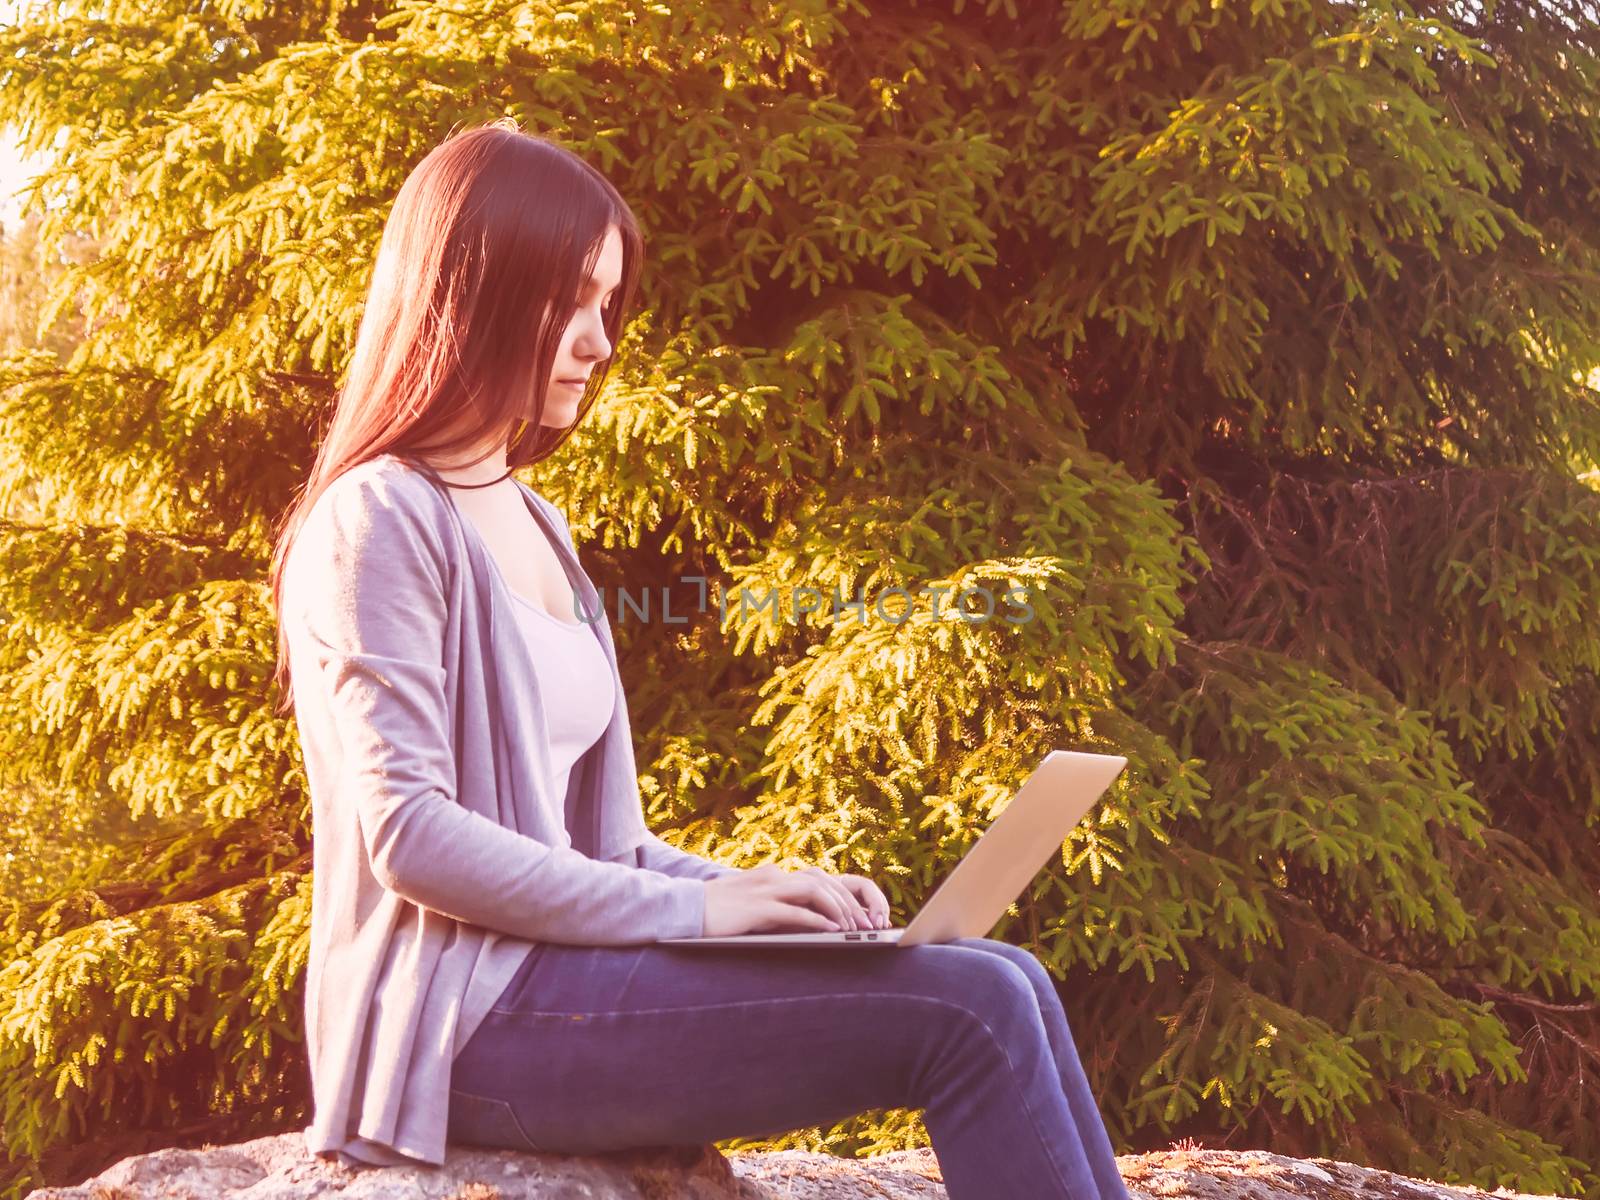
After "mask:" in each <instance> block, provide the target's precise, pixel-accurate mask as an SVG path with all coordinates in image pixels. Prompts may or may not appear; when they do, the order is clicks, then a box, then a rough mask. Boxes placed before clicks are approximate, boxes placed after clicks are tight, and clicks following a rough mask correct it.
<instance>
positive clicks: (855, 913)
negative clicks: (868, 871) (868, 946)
mask: <svg viewBox="0 0 1600 1200" xmlns="http://www.w3.org/2000/svg"><path fill="white" fill-rule="evenodd" d="M806 873H807V874H814V875H815V876H816V877H817V878H818V879H819V880H821V881H822V883H823V884H824V885H825V886H826V887H827V888H828V890H829V891H830V892H832V893H833V894H834V896H836V897H837V898H838V900H839V903H840V905H841V906H842V908H843V911H844V914H845V917H844V928H846V929H870V928H872V915H871V914H870V913H868V912H867V910H866V909H865V908H864V907H862V905H861V902H860V901H859V900H857V899H856V896H855V893H854V892H852V891H851V890H850V889H849V888H848V887H847V886H846V885H845V883H844V880H843V879H841V878H840V877H839V876H837V875H833V874H830V873H829V872H827V871H825V870H824V869H823V868H821V867H808V868H806Z"/></svg>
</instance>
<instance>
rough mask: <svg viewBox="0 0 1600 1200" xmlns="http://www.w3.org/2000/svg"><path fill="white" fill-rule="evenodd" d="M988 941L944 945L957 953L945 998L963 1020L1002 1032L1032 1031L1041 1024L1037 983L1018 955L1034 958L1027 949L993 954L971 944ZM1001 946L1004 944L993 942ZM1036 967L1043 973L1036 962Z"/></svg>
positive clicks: (966, 941)
mask: <svg viewBox="0 0 1600 1200" xmlns="http://www.w3.org/2000/svg"><path fill="white" fill-rule="evenodd" d="M980 940H981V941H987V940H988V939H974V938H957V939H955V940H954V941H952V942H947V943H944V944H945V945H946V946H948V947H949V948H951V949H952V950H953V951H954V955H953V956H952V961H953V963H954V964H955V966H954V969H953V970H951V972H950V974H949V976H948V983H947V986H946V987H945V988H944V992H943V998H944V999H945V1000H946V1001H948V1002H949V1003H951V1004H953V1005H954V1006H955V1007H956V1008H958V1009H960V1010H961V1015H960V1016H958V1017H957V1021H958V1023H961V1019H962V1017H965V1018H967V1019H969V1020H970V1021H975V1022H977V1023H978V1024H981V1025H986V1026H988V1027H990V1029H991V1030H992V1031H993V1030H1001V1032H1002V1033H1006V1032H1007V1031H1009V1030H1011V1029H1012V1028H1014V1027H1015V1026H1016V1025H1018V1024H1019V1023H1020V1025H1021V1026H1023V1027H1025V1028H1028V1029H1032V1028H1034V1027H1035V1026H1037V1025H1038V1023H1039V997H1038V980H1037V977H1036V976H1035V975H1034V974H1033V973H1032V972H1030V970H1029V968H1028V966H1027V965H1026V963H1024V962H1021V961H1019V959H1018V958H1017V957H1016V954H1021V955H1023V956H1024V957H1027V958H1032V956H1031V955H1029V954H1028V953H1027V951H1025V950H1017V948H1016V947H1011V948H1010V949H1011V950H1014V951H1016V954H1012V953H1005V952H1002V953H994V952H992V951H990V950H988V949H980V948H978V947H975V946H973V945H971V944H970V943H972V942H974V941H980ZM994 944H995V945H1001V944H1003V943H994ZM1034 966H1035V968H1036V969H1037V970H1038V971H1040V972H1043V970H1044V968H1043V967H1042V966H1039V964H1038V963H1037V961H1035V963H1034Z"/></svg>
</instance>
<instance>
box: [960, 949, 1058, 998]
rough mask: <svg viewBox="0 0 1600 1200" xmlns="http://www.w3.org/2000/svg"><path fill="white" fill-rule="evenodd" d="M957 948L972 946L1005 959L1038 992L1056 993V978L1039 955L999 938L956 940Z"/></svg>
mask: <svg viewBox="0 0 1600 1200" xmlns="http://www.w3.org/2000/svg"><path fill="white" fill-rule="evenodd" d="M952 944H953V945H957V946H970V947H971V948H973V949H975V950H978V951H981V952H982V953H984V954H993V955H997V956H999V957H1001V958H1004V959H1005V960H1006V961H1007V962H1011V963H1015V964H1016V965H1017V967H1018V968H1020V969H1021V971H1022V972H1023V974H1025V975H1026V976H1027V977H1028V980H1029V982H1031V983H1032V984H1033V986H1034V988H1035V990H1036V991H1048V992H1052V993H1053V992H1054V990H1055V977H1054V976H1052V975H1051V974H1050V970H1049V968H1048V967H1046V966H1045V965H1044V964H1043V963H1042V962H1040V961H1039V958H1038V956H1037V955H1035V954H1034V953H1033V951H1031V950H1026V949H1024V948H1023V947H1021V946H1015V945H1012V943H1010V942H1005V941H1001V940H1000V939H999V938H987V937H984V938H956V939H955V941H954V942H953V943H952Z"/></svg>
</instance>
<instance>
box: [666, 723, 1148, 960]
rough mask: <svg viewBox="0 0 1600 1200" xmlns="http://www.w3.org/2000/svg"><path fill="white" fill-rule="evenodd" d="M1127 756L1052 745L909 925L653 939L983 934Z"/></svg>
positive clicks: (728, 941) (843, 940)
mask: <svg viewBox="0 0 1600 1200" xmlns="http://www.w3.org/2000/svg"><path fill="white" fill-rule="evenodd" d="M1127 765H1128V760H1127V759H1126V758H1122V757H1120V756H1118V755H1114V754H1081V753H1079V752H1077V751H1075V750H1052V751H1050V753H1048V754H1046V755H1045V756H1044V761H1043V762H1041V763H1040V764H1039V765H1038V766H1037V767H1035V768H1034V769H1033V773H1032V774H1031V775H1029V776H1028V778H1027V779H1026V780H1025V781H1024V782H1023V784H1022V787H1021V788H1020V789H1019V790H1018V791H1017V794H1016V795H1015V796H1013V797H1012V799H1011V803H1010V804H1008V805H1006V807H1005V808H1004V809H1002V810H1001V812H1000V815H999V816H998V817H996V818H995V819H994V820H993V821H992V822H991V823H990V825H989V828H988V829H986V830H984V832H983V836H982V837H980V838H979V839H978V840H977V841H976V842H974V843H973V845H972V848H971V849H970V850H968V851H967V853H966V855H965V856H964V857H963V858H962V859H961V861H960V862H958V863H957V864H956V867H955V870H953V871H951V872H950V874H949V875H948V876H947V877H946V879H945V881H944V882H943V883H941V884H940V885H939V886H938V887H937V888H936V889H934V893H933V895H932V896H929V897H928V902H927V904H925V905H923V907H922V911H921V912H919V913H918V914H917V915H916V917H915V918H914V919H913V920H912V922H911V924H909V925H906V926H904V927H902V928H894V929H837V930H827V931H824V932H820V933H812V932H803V933H737V934H730V935H728V936H725V937H681V938H660V939H658V940H657V941H656V942H655V943H654V944H655V945H658V946H915V945H917V944H919V943H921V942H948V941H950V940H952V939H953V938H959V937H984V936H986V935H987V934H988V932H989V931H990V930H991V929H993V928H994V927H995V924H996V922H998V921H999V920H1000V918H1001V917H1003V916H1004V915H1005V911H1006V908H1007V907H1008V906H1009V905H1010V904H1011V902H1012V901H1013V900H1015V899H1016V898H1017V897H1018V896H1020V895H1021V894H1022V889H1023V888H1025V887H1027V886H1028V883H1029V881H1030V880H1031V879H1032V878H1033V877H1034V875H1035V874H1037V873H1038V871H1039V868H1040V867H1042V866H1044V864H1045V862H1046V860H1048V859H1049V858H1050V856H1051V855H1053V854H1055V853H1056V852H1057V851H1058V850H1060V848H1061V843H1062V842H1064V841H1066V839H1067V834H1068V833H1069V832H1071V830H1072V827H1073V826H1074V825H1076V824H1077V823H1078V822H1079V821H1081V820H1082V819H1083V816H1084V814H1085V813H1087V812H1088V811H1089V809H1090V808H1092V807H1093V806H1094V802H1095V801H1096V800H1098V799H1099V798H1100V797H1101V795H1102V794H1104V792H1105V790H1106V788H1108V787H1110V786H1111V781H1112V780H1113V779H1115V778H1116V777H1117V776H1118V775H1120V774H1121V773H1122V769H1123V768H1124V767H1125V766H1127Z"/></svg>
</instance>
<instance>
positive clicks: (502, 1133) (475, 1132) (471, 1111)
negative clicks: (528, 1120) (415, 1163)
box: [445, 1088, 544, 1154]
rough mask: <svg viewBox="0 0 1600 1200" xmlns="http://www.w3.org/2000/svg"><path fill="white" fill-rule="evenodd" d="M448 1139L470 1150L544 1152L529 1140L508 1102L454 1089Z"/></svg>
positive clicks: (451, 1095)
mask: <svg viewBox="0 0 1600 1200" xmlns="http://www.w3.org/2000/svg"><path fill="white" fill-rule="evenodd" d="M445 1137H446V1139H447V1140H448V1141H452V1142H461V1143H464V1144H466V1145H469V1146H488V1147H492V1148H495V1149H500V1150H526V1151H529V1152H530V1153H533V1154H542V1153H544V1151H543V1150H541V1149H540V1148H539V1146H537V1145H536V1144H535V1143H534V1140H533V1139H532V1138H530V1137H529V1136H528V1132H527V1130H525V1129H523V1127H522V1122H521V1121H520V1120H519V1119H518V1118H517V1112H516V1110H515V1109H514V1108H512V1107H511V1105H510V1104H508V1103H507V1102H506V1101H504V1100H497V1099H495V1098H494V1097H493V1096H474V1095H473V1094H472V1093H471V1092H458V1091H456V1090H455V1089H454V1088H451V1089H450V1114H449V1122H448V1125H447V1132H446V1134H445Z"/></svg>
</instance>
